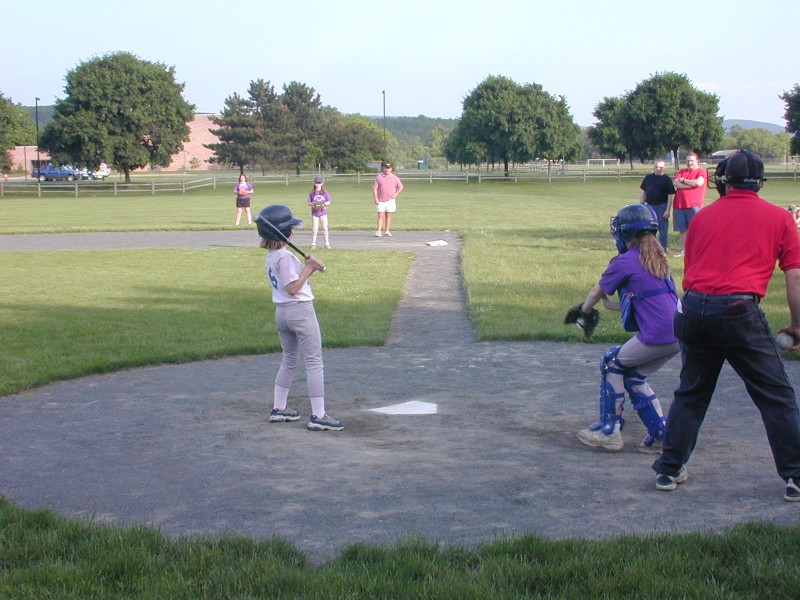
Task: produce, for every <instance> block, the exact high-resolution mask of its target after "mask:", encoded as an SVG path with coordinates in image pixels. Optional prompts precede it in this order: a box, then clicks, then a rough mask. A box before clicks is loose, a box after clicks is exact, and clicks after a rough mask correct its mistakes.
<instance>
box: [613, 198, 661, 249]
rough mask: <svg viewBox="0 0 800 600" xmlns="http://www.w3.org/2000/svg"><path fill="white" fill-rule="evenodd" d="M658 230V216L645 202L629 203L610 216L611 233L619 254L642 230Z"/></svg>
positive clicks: (651, 231)
mask: <svg viewBox="0 0 800 600" xmlns="http://www.w3.org/2000/svg"><path fill="white" fill-rule="evenodd" d="M646 231H649V232H650V233H657V232H658V217H657V216H656V211H654V210H653V209H652V208H651V207H650V206H649V205H647V204H629V205H628V206H624V207H622V208H621V209H620V210H619V212H618V213H617V214H616V216H614V217H611V235H612V236H614V242H615V243H616V245H617V250H619V253H620V254H623V253H625V252H626V251H627V250H628V242H630V241H631V240H632V239H633V238H635V237H636V236H637V235H639V234H640V233H642V232H646Z"/></svg>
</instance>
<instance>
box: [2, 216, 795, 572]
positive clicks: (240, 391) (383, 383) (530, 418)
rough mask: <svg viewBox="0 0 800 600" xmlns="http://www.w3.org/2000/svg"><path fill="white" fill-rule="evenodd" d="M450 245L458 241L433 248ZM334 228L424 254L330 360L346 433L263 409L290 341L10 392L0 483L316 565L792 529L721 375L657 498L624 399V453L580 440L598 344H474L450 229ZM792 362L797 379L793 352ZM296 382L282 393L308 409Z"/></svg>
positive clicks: (365, 244) (213, 237) (335, 237)
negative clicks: (397, 410)
mask: <svg viewBox="0 0 800 600" xmlns="http://www.w3.org/2000/svg"><path fill="white" fill-rule="evenodd" d="M305 234H306V235H307V232H305ZM302 235H303V234H301V237H300V239H301V241H304V242H305V243H307V240H304V239H303V237H302ZM437 239H444V240H446V241H447V242H448V245H447V246H442V247H430V246H426V245H425V242H426V241H431V240H437ZM332 241H333V244H334V246H335V248H341V249H344V248H346V249H359V250H364V251H371V250H377V249H382V248H392V249H402V250H407V251H409V252H413V253H414V254H415V255H416V260H415V265H414V268H413V269H412V273H411V275H410V278H409V280H408V283H407V288H406V293H405V296H404V298H403V300H402V302H401V305H400V307H399V309H398V311H397V313H396V315H395V317H394V320H393V322H392V328H391V332H390V336H389V343H388V344H387V345H386V346H385V347H381V348H351V349H343V350H326V351H325V353H324V358H325V366H326V370H325V374H326V377H325V379H326V386H327V387H326V391H327V401H328V407H329V409H330V412H331V413H332V414H334V415H335V416H336V417H338V418H340V419H342V420H343V421H345V423H346V426H347V427H346V429H345V430H344V431H342V432H337V433H315V432H309V431H307V430H306V429H305V426H304V423H305V420H301V421H300V422H298V423H292V424H280V425H276V424H269V423H268V422H267V420H266V413H267V409H268V405H269V403H270V401H271V400H270V395H271V394H270V392H271V387H272V381H273V378H274V376H275V372H276V370H277V367H278V364H279V362H280V356H279V355H275V354H271V355H263V356H246V357H239V358H228V359H222V360H214V361H206V362H199V363H192V364H185V365H165V366H156V367H146V368H139V369H131V370H127V371H121V372H118V373H113V374H107V375H101V376H94V377H87V378H84V379H80V380H75V381H66V382H59V383H54V384H51V385H48V386H45V387H43V388H40V389H36V390H33V391H31V392H27V393H24V394H20V395H17V396H11V397H6V398H3V399H0V407H1V408H0V493H2V494H3V495H5V496H6V497H7V498H8V499H10V500H11V501H13V502H15V503H16V504H17V505H19V506H23V507H31V508H35V507H50V508H53V509H54V510H56V511H58V512H59V513H60V514H63V515H66V516H68V517H72V518H87V519H88V518H92V519H95V520H97V521H101V522H107V523H118V524H130V523H146V524H149V525H152V526H153V527H158V528H160V529H161V530H162V531H164V532H165V533H167V534H169V535H175V536H177V535H205V534H211V535H216V534H224V533H236V534H241V535H246V536H250V537H254V538H269V537H272V536H277V537H280V538H284V539H288V540H290V541H291V542H292V543H294V544H295V545H296V546H297V547H298V548H300V549H301V550H303V551H304V552H306V553H308V555H309V556H310V557H311V558H312V560H314V561H317V562H318V561H323V560H326V559H329V558H331V557H333V556H335V555H336V553H337V552H338V551H339V550H341V548H342V547H344V546H345V545H347V544H348V543H354V542H364V543H375V544H383V543H391V542H393V541H396V540H399V539H403V538H406V537H409V536H419V537H422V538H425V539H429V540H436V541H440V542H442V543H445V544H459V545H473V544H476V543H479V542H481V541H484V540H491V539H493V538H495V537H497V536H506V535H518V534H523V533H528V532H535V533H538V534H541V535H545V536H551V537H565V536H586V537H604V536H617V535H623V534H631V533H632V534H649V533H658V532H667V531H693V530H699V529H708V530H720V529H722V528H725V527H727V526H730V525H733V524H735V523H739V522H742V521H746V520H750V519H754V518H758V519H764V520H768V521H772V522H776V523H784V524H788V523H798V522H800V506H798V505H796V504H790V503H787V502H784V501H783V500H782V494H783V485H782V482H781V480H780V479H779V478H778V476H777V474H776V473H775V469H774V466H773V463H772V458H771V455H770V452H769V448H768V446H767V441H766V437H765V435H764V431H763V427H762V425H761V420H760V417H759V415H758V413H757V411H756V409H755V408H754V406H753V405H752V402H751V401H750V400H749V398H748V397H747V395H746V392H745V390H744V387H743V385H742V384H741V382H740V381H739V380H738V378H736V376H735V375H734V374H733V372H732V371H731V370H730V369H727V368H726V369H725V370H724V372H723V375H722V377H721V380H720V384H719V387H718V390H717V393H716V398H715V401H714V402H713V403H712V408H711V410H710V411H709V415H708V418H707V422H706V424H705V426H704V428H703V430H702V432H701V437H700V441H699V443H698V447H697V450H696V452H695V455H694V457H693V459H692V461H691V462H690V464H689V481H688V482H687V483H685V484H684V485H682V486H680V487H679V489H678V490H677V491H675V492H672V493H663V492H657V491H656V490H655V489H654V487H653V481H654V474H653V472H652V471H651V470H650V465H651V463H652V462H653V459H654V456H652V455H645V454H641V453H639V452H638V451H637V450H636V445H637V443H638V440H639V439H640V438H641V437H643V435H644V430H643V427H642V425H641V424H640V423H639V422H638V419H637V418H636V416H635V415H634V414H633V412H632V411H631V410H630V409H628V420H627V423H628V425H627V427H626V429H625V432H624V434H623V435H624V437H625V440H626V444H627V446H626V447H625V449H624V450H623V451H622V452H620V453H615V454H612V453H606V452H603V451H599V450H594V449H590V448H587V447H585V446H583V445H582V444H581V443H580V442H578V441H577V439H576V438H575V433H576V432H577V431H578V430H579V429H580V428H582V427H584V426H585V425H586V424H587V423H589V422H590V421H591V420H592V419H594V418H595V416H596V396H597V386H598V382H597V364H598V361H599V360H600V357H601V355H602V353H603V351H604V349H605V348H604V347H603V346H600V345H591V344H557V343H546V342H533V343H527V342H519V343H511V342H509V343H506V342H503V343H494V342H492V343H482V342H475V341H474V337H473V332H472V329H471V327H470V323H469V321H468V319H467V316H466V309H465V301H464V293H463V289H462V286H461V280H460V274H459V266H458V255H459V250H460V241H459V239H458V238H457V236H456V235H455V234H453V233H449V232H398V233H396V234H395V237H393V238H391V239H388V238H382V239H377V238H374V237H372V236H371V232H344V233H340V232H334V233H333V234H332ZM254 242H255V240H254V234H253V231H252V230H247V231H220V232H163V233H155V232H154V233H124V234H123V233H113V234H67V235H45V236H27V235H22V236H0V251H13V250H54V249H70V248H111V247H188V246H193V247H209V246H250V245H253V243H254ZM334 251H335V250H334ZM328 275H333V274H332V273H331V274H328ZM328 275H326V276H328ZM567 304H568V302H567ZM788 366H789V370H790V375H791V377H792V378H793V380H795V381H800V364H798V363H797V362H792V363H789V365H788ZM678 369H679V361H678V359H674V360H673V361H671V362H670V363H668V364H667V366H666V367H665V368H664V369H662V370H661V371H660V372H659V373H657V374H656V376H654V377H652V378H651V383H652V384H653V387H654V388H655V389H656V390H657V391H658V392H660V393H661V395H662V398H663V400H664V403H665V405H668V404H669V400H670V399H671V391H672V389H673V388H674V387H675V385H676V383H677V378H678ZM299 375H300V377H298V379H297V380H296V382H295V387H294V389H293V395H292V398H291V400H290V401H291V403H292V405H293V406H294V407H295V408H297V409H299V410H300V411H301V414H302V415H303V416H304V417H306V416H307V414H308V408H309V406H308V401H307V398H306V397H305V381H304V379H302V377H303V375H302V373H300V374H299ZM411 400H418V401H423V402H429V403H435V404H436V405H437V407H438V413H437V414H435V415H413V416H390V415H383V414H378V413H375V412H372V411H370V410H369V409H371V408H375V407H381V406H386V405H391V404H396V403H401V402H407V401H411Z"/></svg>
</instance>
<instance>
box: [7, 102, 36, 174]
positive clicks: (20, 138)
mask: <svg viewBox="0 0 800 600" xmlns="http://www.w3.org/2000/svg"><path fill="white" fill-rule="evenodd" d="M35 142H36V126H35V125H34V122H33V119H31V116H30V114H29V113H28V111H27V110H25V109H24V108H23V107H22V106H21V105H19V104H14V102H13V101H12V100H11V98H6V97H4V96H3V93H2V92H0V168H2V169H4V170H5V169H9V168H10V167H11V160H10V159H9V156H8V150H10V149H11V148H13V147H14V146H27V145H32V144H34V143H35Z"/></svg>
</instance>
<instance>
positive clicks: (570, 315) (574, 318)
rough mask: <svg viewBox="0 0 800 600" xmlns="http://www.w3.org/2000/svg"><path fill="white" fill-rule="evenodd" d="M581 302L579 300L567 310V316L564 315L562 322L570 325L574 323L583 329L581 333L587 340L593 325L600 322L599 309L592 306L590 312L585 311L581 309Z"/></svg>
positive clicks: (592, 330) (589, 337)
mask: <svg viewBox="0 0 800 600" xmlns="http://www.w3.org/2000/svg"><path fill="white" fill-rule="evenodd" d="M582 306H583V302H579V303H578V304H576V305H575V306H573V307H572V308H570V309H569V310H568V311H567V316H566V317H564V324H565V325H570V324H572V323H575V325H577V326H578V327H580V328H581V329H583V335H584V337H586V339H587V340H590V339H592V334H593V333H594V329H595V327H597V324H598V323H599V322H600V311H599V310H597V309H596V308H593V309H592V310H591V312H588V313H585V312H583V311H582V310H581V307H582Z"/></svg>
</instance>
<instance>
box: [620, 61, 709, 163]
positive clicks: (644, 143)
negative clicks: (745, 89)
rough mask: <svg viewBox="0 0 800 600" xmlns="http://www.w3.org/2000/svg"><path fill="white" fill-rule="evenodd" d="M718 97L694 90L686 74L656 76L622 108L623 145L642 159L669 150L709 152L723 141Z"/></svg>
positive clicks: (645, 82) (635, 90) (643, 83)
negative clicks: (682, 149) (681, 149)
mask: <svg viewBox="0 0 800 600" xmlns="http://www.w3.org/2000/svg"><path fill="white" fill-rule="evenodd" d="M718 113H719V98H718V97H717V96H716V95H715V94H709V93H707V92H701V91H699V90H697V89H695V88H694V87H693V86H692V84H691V82H690V81H689V78H688V77H686V75H680V74H677V73H657V74H656V75H654V76H653V77H651V78H650V79H647V80H645V81H643V82H641V83H640V84H639V85H637V86H636V88H635V89H634V90H633V91H632V92H629V93H628V94H627V95H626V96H625V98H624V103H623V106H622V108H621V115H620V125H621V130H620V131H621V137H622V140H623V143H624V144H625V145H626V146H627V148H628V149H629V152H631V153H632V154H635V155H637V156H638V157H639V158H643V159H644V158H655V157H657V156H659V155H661V154H663V153H664V152H666V151H667V150H669V151H671V152H672V155H673V158H674V162H675V164H677V161H678V150H679V149H680V148H684V149H685V150H686V151H696V152H700V153H708V152H712V151H713V150H715V149H717V148H718V147H719V145H720V143H721V142H722V137H723V134H724V129H723V127H722V117H718V116H717V114H718Z"/></svg>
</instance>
